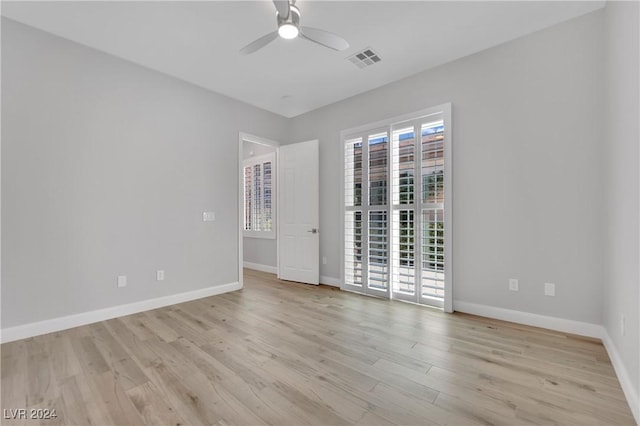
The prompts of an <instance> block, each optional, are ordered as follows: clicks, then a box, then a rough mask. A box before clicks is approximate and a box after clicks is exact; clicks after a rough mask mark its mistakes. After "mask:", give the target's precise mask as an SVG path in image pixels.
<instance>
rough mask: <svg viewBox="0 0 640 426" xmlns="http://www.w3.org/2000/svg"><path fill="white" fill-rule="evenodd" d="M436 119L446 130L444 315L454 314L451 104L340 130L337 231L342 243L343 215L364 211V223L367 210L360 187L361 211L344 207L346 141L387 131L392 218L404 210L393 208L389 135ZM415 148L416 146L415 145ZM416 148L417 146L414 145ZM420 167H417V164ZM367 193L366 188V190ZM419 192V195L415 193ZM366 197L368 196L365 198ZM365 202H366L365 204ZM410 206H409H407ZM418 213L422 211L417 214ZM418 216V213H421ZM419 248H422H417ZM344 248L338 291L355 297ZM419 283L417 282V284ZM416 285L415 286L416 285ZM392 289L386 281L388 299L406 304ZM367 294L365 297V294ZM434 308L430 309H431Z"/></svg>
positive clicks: (418, 255) (417, 257) (419, 257)
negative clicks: (411, 125)
mask: <svg viewBox="0 0 640 426" xmlns="http://www.w3.org/2000/svg"><path fill="white" fill-rule="evenodd" d="M436 115H441V117H442V121H443V123H444V126H445V129H446V130H445V135H444V137H445V139H444V142H443V143H444V199H445V202H444V205H445V206H446V208H444V245H445V247H444V262H445V265H444V273H445V277H444V278H445V279H444V289H445V297H444V300H443V303H442V305H441V306H440V307H441V308H442V309H443V310H444V311H445V312H453V278H454V277H453V229H452V223H453V179H452V170H453V168H452V164H453V148H452V140H453V128H452V124H451V123H452V121H451V103H446V104H442V105H437V106H434V107H431V108H426V109H423V110H420V111H416V112H412V113H408V114H404V115H401V116H397V117H393V118H389V119H385V120H381V121H377V122H373V123H369V124H365V125H361V126H358V127H354V128H351V129H346V130H342V131H341V132H340V138H339V142H340V152H341V153H343V155H342V156H341V166H342V167H341V173H340V200H341V209H340V210H341V215H340V216H341V217H340V230H341V233H342V240H343V241H344V239H345V236H346V235H345V216H346V213H347V212H348V211H349V210H362V211H363V215H362V217H363V219H362V220H363V221H364V211H365V210H368V209H366V207H368V206H367V205H366V204H365V200H364V197H365V194H364V193H365V188H364V185H363V188H362V194H363V200H362V208H361V209H360V208H353V207H352V208H347V206H345V173H344V170H345V156H344V150H345V144H346V142H347V141H349V140H353V139H356V138H358V137H360V136H363V135H365V134H371V133H374V132H377V131H378V130H380V129H387V131H388V135H389V144H390V146H389V149H388V154H389V159H388V165H389V166H388V167H389V171H388V181H389V183H388V188H387V196H388V201H387V205H386V206H385V207H386V209H387V211H388V214H390V215H392V214H393V212H394V211H396V210H398V209H400V210H402V209H405V207H404V206H402V205H399V206H394V204H393V202H392V192H393V188H392V179H393V177H392V173H391V166H392V158H391V156H392V150H393V149H392V146H391V145H392V137H391V136H392V133H393V131H394V129H397V128H398V126H402V125H404V124H407V123H416V124H417V123H422V122H423V121H424V119H427V118H428V117H430V116H436ZM362 140H363V147H364V140H365V139H364V137H363V139H362ZM416 144H418V143H417V142H416ZM416 146H417V145H416ZM414 155H416V158H417V156H418V155H420V157H421V151H416V152H415V154H414ZM364 158H365V156H364V154H363V168H364V162H365V161H364ZM418 163H419V164H418ZM420 167H421V161H417V162H416V166H415V168H416V172H415V174H414V185H415V186H414V191H415V192H414V194H416V196H417V195H418V194H420V195H419V197H420V200H414V203H415V202H416V201H421V198H422V195H421V194H422V188H421V181H422V178H420V179H418V178H417V176H421V174H419V173H418V171H419V170H420ZM362 173H363V177H362V180H363V182H364V180H365V176H366V178H367V179H368V176H367V171H365V170H363V172H362ZM367 191H368V188H367ZM418 191H419V192H418ZM367 195H368V194H367ZM367 201H368V200H367ZM407 206H409V205H407ZM413 206H415V204H413ZM420 211H421V210H420ZM420 214H421V213H420ZM420 220H421V217H420V216H415V217H414V221H415V223H418V222H419V221H420ZM388 223H389V224H388V227H389V231H388V232H391V233H392V234H393V232H392V230H391V229H390V228H392V227H393V225H392V217H391V216H389V222H388ZM362 227H363V229H364V227H365V224H364V223H363V224H362ZM414 233H415V238H417V236H418V235H421V234H422V232H421V230H420V228H419V227H416V229H415V230H414ZM362 240H363V241H362V244H363V248H364V247H366V244H367V243H368V242H367V238H366V237H365V236H364V235H363V236H362ZM392 241H393V240H392V238H389V239H388V243H389V249H388V256H389V260H388V266H389V268H391V266H392V259H391V243H392ZM420 246H421V244H420ZM345 253H346V250H345V244H341V256H340V274H341V288H342V289H343V290H347V291H356V292H358V293H362V292H363V291H362V289H361V288H358V287H356V286H353V285H348V284H347V283H346V281H345ZM366 256H368V253H367V252H366V251H365V250H363V253H362V257H363V259H364V258H366ZM414 262H415V264H418V262H422V254H421V252H420V251H419V250H418V251H417V252H416V253H415V258H414ZM364 269H367V268H365V267H364V265H363V276H362V281H363V286H362V287H365V286H366V282H367V277H366V276H365V272H364ZM391 274H392V271H391V269H389V273H388V276H389V278H391ZM419 282H420V281H418V283H419ZM418 283H416V284H418ZM391 287H392V285H391V280H389V283H388V287H387V288H388V289H389V295H390V296H389V297H390V298H392V299H400V300H407V299H409V298H407V299H405V298H403V297H398V294H395V295H394V292H393V291H392V289H391ZM421 292H422V289H421V288H420V287H418V286H417V285H416V294H417V295H420V294H421ZM365 294H367V293H365ZM417 297H421V296H417ZM407 301H412V302H414V303H416V302H418V303H420V302H419V301H418V300H415V301H414V300H407ZM431 306H433V305H431Z"/></svg>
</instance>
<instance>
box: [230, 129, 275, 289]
mask: <svg viewBox="0 0 640 426" xmlns="http://www.w3.org/2000/svg"><path fill="white" fill-rule="evenodd" d="M245 141H246V142H251V143H255V144H258V145H267V146H270V147H274V148H275V155H276V173H279V170H280V168H279V167H278V165H279V159H278V156H279V154H280V145H281V143H280V142H277V141H274V140H271V139H267V138H263V137H261V136H256V135H252V134H251V133H246V132H238V175H237V177H238V190H237V196H238V215H237V217H238V283H239V284H240V288H243V287H244V270H243V269H244V232H243V231H244V230H243V229H242V228H243V227H241V226H240V224H241V223H243V221H244V197H242V196H241V195H240V194H242V193H243V192H244V167H243V162H244V142H245ZM276 194H277V197H279V196H280V179H278V178H276ZM277 203H278V201H276V206H278V204H277ZM279 229H280V209H279V208H278V207H276V269H279V265H280V259H279V258H278V255H279V253H280V238H279V237H278V231H279Z"/></svg>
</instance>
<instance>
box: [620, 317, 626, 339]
mask: <svg viewBox="0 0 640 426" xmlns="http://www.w3.org/2000/svg"><path fill="white" fill-rule="evenodd" d="M625 321H626V318H625V317H624V315H620V334H621V335H623V336H624V325H625V324H624V323H625Z"/></svg>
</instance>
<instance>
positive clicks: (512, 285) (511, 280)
mask: <svg viewBox="0 0 640 426" xmlns="http://www.w3.org/2000/svg"><path fill="white" fill-rule="evenodd" d="M509 290H511V291H520V286H519V285H518V280H517V279H515V278H509Z"/></svg>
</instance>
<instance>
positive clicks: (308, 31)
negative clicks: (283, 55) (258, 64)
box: [240, 0, 349, 55]
mask: <svg viewBox="0 0 640 426" xmlns="http://www.w3.org/2000/svg"><path fill="white" fill-rule="evenodd" d="M295 3H296V0H273V4H274V5H275V6H276V11H277V13H276V20H277V23H278V30H277V31H274V32H272V33H269V34H267V35H264V36H262V37H260V38H259V39H257V40H255V41H253V42H251V43H249V44H248V45H246V46H245V47H243V48H242V49H240V53H242V54H243V55H248V54H250V53H253V52H255V51H257V50H260V49H262V48H263V47H265V46H266V45H267V44H269V43H271V42H272V41H273V40H275V39H276V38H278V36H280V37H282V38H284V39H293V38H296V37H298V36H300V37H302V38H305V39H307V40H309V41H312V42H314V43H317V44H319V45H321V46H324V47H328V48H329V49H333V50H338V51H340V50H346V49H348V48H349V43H347V41H346V40H345V39H343V38H342V37H340V36H338V35H336V34H333V33H330V32H328V31H324V30H319V29H317V28H311V27H302V26H300V10H299V9H298V8H297V7H296V5H295Z"/></svg>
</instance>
